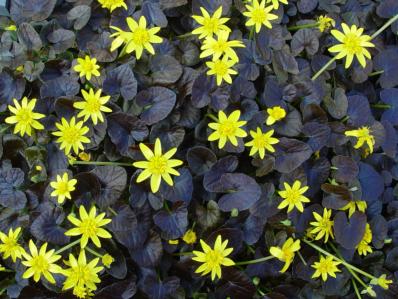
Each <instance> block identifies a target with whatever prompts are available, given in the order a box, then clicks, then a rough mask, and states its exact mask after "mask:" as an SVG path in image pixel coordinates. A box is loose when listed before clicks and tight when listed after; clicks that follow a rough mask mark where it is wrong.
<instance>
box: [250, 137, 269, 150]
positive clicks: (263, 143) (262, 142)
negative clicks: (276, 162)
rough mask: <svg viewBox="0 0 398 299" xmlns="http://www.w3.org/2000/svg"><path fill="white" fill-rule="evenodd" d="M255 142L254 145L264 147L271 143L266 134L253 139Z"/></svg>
mask: <svg viewBox="0 0 398 299" xmlns="http://www.w3.org/2000/svg"><path fill="white" fill-rule="evenodd" d="M253 143H254V146H255V147H257V148H263V147H265V146H266V145H268V144H269V142H268V138H267V137H265V136H264V135H261V136H258V137H257V138H255V139H254V140H253Z"/></svg>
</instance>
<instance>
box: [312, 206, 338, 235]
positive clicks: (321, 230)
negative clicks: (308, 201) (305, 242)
mask: <svg viewBox="0 0 398 299" xmlns="http://www.w3.org/2000/svg"><path fill="white" fill-rule="evenodd" d="M312 215H314V218H315V220H316V221H314V222H311V223H310V224H311V225H312V226H315V228H313V229H312V230H311V233H312V234H317V236H316V237H315V240H320V239H322V238H323V237H325V241H324V242H325V243H326V242H327V241H328V239H329V236H330V237H331V238H332V239H334V236H333V220H331V219H330V218H331V217H332V210H328V209H326V208H324V209H323V215H322V216H321V215H319V214H318V213H317V212H312Z"/></svg>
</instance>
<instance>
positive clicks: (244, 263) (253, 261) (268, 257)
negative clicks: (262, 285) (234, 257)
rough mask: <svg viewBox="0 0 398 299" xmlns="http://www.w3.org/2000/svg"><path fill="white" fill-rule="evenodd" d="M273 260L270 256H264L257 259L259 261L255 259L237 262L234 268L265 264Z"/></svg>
mask: <svg viewBox="0 0 398 299" xmlns="http://www.w3.org/2000/svg"><path fill="white" fill-rule="evenodd" d="M273 258H274V257H273V256H272V255H270V256H265V257H262V258H259V259H255V260H249V261H243V262H237V263H235V266H242V265H252V264H258V263H262V262H266V261H268V260H271V259H273Z"/></svg>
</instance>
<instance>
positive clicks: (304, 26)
mask: <svg viewBox="0 0 398 299" xmlns="http://www.w3.org/2000/svg"><path fill="white" fill-rule="evenodd" d="M318 26H319V23H310V24H304V25H297V26H291V27H287V30H289V31H296V30H299V29H305V28H315V27H318Z"/></svg>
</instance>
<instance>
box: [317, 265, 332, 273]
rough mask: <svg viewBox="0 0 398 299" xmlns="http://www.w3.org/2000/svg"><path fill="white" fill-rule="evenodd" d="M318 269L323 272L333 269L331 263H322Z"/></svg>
mask: <svg viewBox="0 0 398 299" xmlns="http://www.w3.org/2000/svg"><path fill="white" fill-rule="evenodd" d="M318 269H319V271H320V272H321V273H328V272H329V271H330V270H331V267H330V265H329V263H321V264H320V265H319V268H318Z"/></svg>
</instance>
